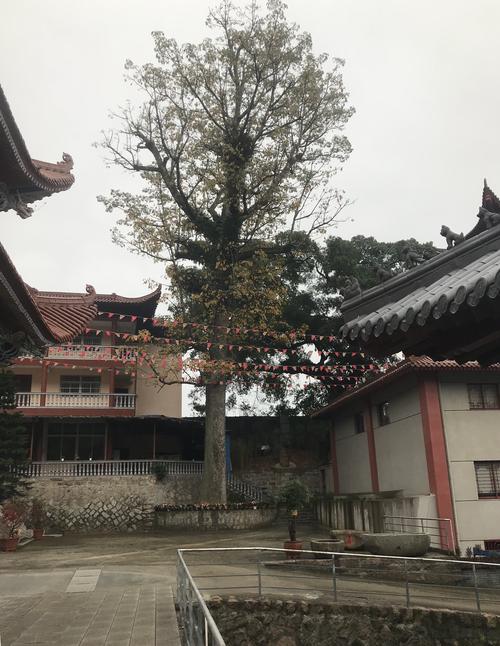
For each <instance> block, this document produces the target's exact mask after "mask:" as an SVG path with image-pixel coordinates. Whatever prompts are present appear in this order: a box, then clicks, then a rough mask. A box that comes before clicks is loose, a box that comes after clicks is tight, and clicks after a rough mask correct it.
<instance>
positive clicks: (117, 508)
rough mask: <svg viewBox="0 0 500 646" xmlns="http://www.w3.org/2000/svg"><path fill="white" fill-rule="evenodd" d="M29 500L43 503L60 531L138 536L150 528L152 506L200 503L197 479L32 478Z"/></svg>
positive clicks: (189, 477)
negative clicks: (124, 532) (136, 534)
mask: <svg viewBox="0 0 500 646" xmlns="http://www.w3.org/2000/svg"><path fill="white" fill-rule="evenodd" d="M30 482H31V489H30V491H29V494H28V500H29V499H30V498H38V499H41V500H42V501H43V502H44V504H45V507H46V510H47V515H48V517H49V523H50V525H51V527H53V528H54V529H60V530H64V531H78V532H86V531H88V532H92V531H107V532H111V531H121V532H123V531H137V530H147V529H150V528H151V527H152V526H153V521H154V507H155V506H156V505H159V504H162V503H170V504H174V503H176V504H190V503H193V502H196V501H197V500H198V492H199V485H200V476H196V475H183V476H173V477H167V478H166V479H165V480H164V481H163V482H157V481H156V478H155V477H154V476H92V477H90V478H84V477H77V478H72V477H64V478H35V479H33V480H31V481H30Z"/></svg>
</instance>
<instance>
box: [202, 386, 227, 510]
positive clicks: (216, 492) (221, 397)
mask: <svg viewBox="0 0 500 646" xmlns="http://www.w3.org/2000/svg"><path fill="white" fill-rule="evenodd" d="M205 406H206V409H205V458H204V466H203V477H202V480H201V496H200V498H201V502H213V503H225V502H226V384H225V383H222V384H207V386H206V404H205Z"/></svg>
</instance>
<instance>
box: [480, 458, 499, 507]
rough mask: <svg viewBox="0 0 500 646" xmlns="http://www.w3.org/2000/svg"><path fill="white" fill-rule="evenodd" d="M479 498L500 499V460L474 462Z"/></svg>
mask: <svg viewBox="0 0 500 646" xmlns="http://www.w3.org/2000/svg"><path fill="white" fill-rule="evenodd" d="M474 468H475V469H476V482H477V493H478V496H479V498H500V460H496V461H495V462H474Z"/></svg>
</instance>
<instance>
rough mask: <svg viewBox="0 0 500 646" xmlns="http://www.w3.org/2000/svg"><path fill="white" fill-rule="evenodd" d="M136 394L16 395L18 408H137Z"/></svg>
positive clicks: (58, 393)
mask: <svg viewBox="0 0 500 646" xmlns="http://www.w3.org/2000/svg"><path fill="white" fill-rule="evenodd" d="M135 397H136V396H135V394H129V393H125V394H114V393H60V392H57V393H16V406H17V407H18V408H43V407H45V406H46V407H48V408H126V409H133V408H135Z"/></svg>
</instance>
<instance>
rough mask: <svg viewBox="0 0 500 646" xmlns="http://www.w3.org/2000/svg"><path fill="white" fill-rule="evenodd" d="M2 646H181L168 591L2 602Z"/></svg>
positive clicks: (48, 595) (152, 587)
mask: <svg viewBox="0 0 500 646" xmlns="http://www.w3.org/2000/svg"><path fill="white" fill-rule="evenodd" d="M0 634H1V635H2V646H32V645H34V644H37V645H40V646H42V645H43V646H45V645H46V646H49V645H50V646H160V645H161V646H167V644H168V646H179V645H180V642H179V638H178V633H177V620H176V616H175V608H174V604H173V598H172V591H171V588H170V587H164V586H157V585H145V586H140V587H134V588H129V589H124V590H104V591H94V592H78V593H74V592H73V593H71V592H63V593H54V592H50V593H45V594H43V595H34V596H29V597H25V598H20V597H3V598H1V599H0Z"/></svg>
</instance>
